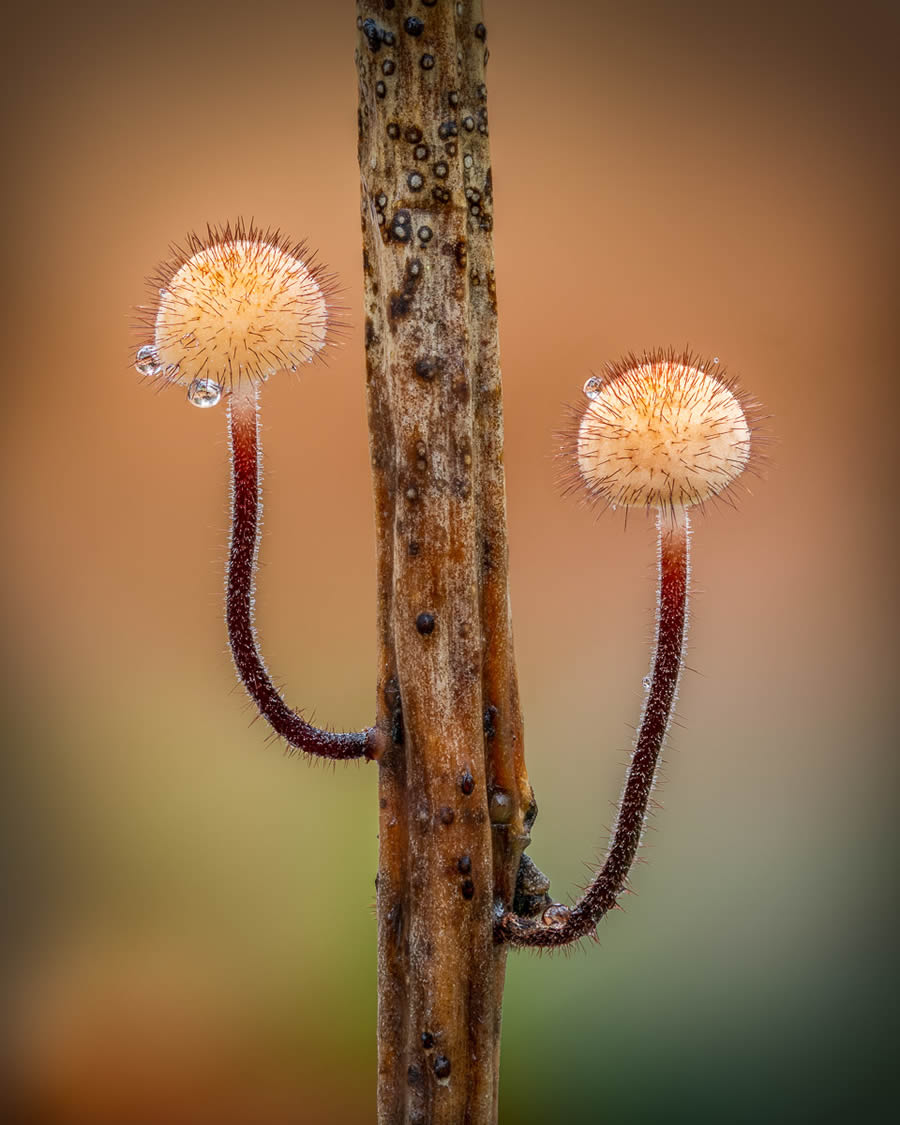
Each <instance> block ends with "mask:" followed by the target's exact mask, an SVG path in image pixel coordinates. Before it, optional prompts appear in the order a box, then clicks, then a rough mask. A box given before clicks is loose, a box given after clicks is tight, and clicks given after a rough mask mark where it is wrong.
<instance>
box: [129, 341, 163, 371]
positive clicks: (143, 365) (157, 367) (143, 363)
mask: <svg viewBox="0 0 900 1125" xmlns="http://www.w3.org/2000/svg"><path fill="white" fill-rule="evenodd" d="M134 359H135V363H134V369H135V371H137V373H138V375H158V374H159V373H160V371H162V365H161V364H160V362H159V359H158V357H157V355H156V349H155V348H154V347H153V345H152V344H144V346H143V347H141V348H138V350H137V354H136V355H135V357H134Z"/></svg>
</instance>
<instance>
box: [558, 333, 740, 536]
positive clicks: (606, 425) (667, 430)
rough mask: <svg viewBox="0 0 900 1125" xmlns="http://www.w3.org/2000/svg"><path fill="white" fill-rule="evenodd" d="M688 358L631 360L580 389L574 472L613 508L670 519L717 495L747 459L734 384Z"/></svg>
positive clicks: (672, 357)
mask: <svg viewBox="0 0 900 1125" xmlns="http://www.w3.org/2000/svg"><path fill="white" fill-rule="evenodd" d="M715 363H717V361H713V362H712V363H710V364H705V363H702V362H701V361H698V360H696V359H695V360H691V358H690V357H687V356H684V357H676V356H674V355H672V354H653V355H648V356H644V357H641V358H635V357H630V358H629V359H628V360H626V361H625V362H624V363H622V364H618V365H616V366H614V367H611V368H610V369H609V377H608V378H606V379H600V378H596V377H594V378H592V379H589V380H588V382H587V383H586V384H585V394H586V395H587V396H588V400H589V401H588V404H587V406H586V407H585V409H584V413H583V415H582V417H581V421H580V423H579V426H578V433H577V438H576V455H577V461H578V469H579V472H580V474H581V477H582V479H583V482H584V484H585V486H586V487H587V490H588V492H589V494H590V495H591V496H593V497H596V498H599V499H602V500H605V501H606V502H607V503H608V504H609V505H610V506H612V507H619V506H622V507H626V508H656V509H659V510H661V511H664V512H668V513H670V514H672V515H675V516H677V514H678V513H679V512H682V511H684V510H685V509H686V508H688V507H690V506H691V505H694V504H702V503H704V501H707V500H710V499H712V498H713V497H714V496H717V495H718V494H720V493H721V492H723V491H724V490H725V489H726V488H728V486H729V485H730V484H731V483H732V482H733V481H734V480H736V478H737V477H738V476H740V474H741V473H742V472H743V471H744V469H745V467H746V466H747V463H748V461H749V460H750V453H751V423H750V421H749V420H748V416H747V413H746V411H745V408H744V405H743V403H742V401H741V396H740V394H739V392H738V391H737V389H736V386H735V384H734V383H733V382H731V381H729V380H726V379H723V378H721V377H720V376H719V375H718V374H717V373H716V372H715V370H713V371H710V370H707V368H708V367H713V368H714V365H715Z"/></svg>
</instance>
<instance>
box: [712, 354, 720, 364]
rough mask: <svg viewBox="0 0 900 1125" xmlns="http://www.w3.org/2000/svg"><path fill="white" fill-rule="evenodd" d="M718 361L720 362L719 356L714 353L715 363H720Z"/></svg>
mask: <svg viewBox="0 0 900 1125" xmlns="http://www.w3.org/2000/svg"><path fill="white" fill-rule="evenodd" d="M718 362H719V357H718V356H717V355H714V356H713V363H718Z"/></svg>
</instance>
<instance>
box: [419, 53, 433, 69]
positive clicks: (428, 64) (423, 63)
mask: <svg viewBox="0 0 900 1125" xmlns="http://www.w3.org/2000/svg"><path fill="white" fill-rule="evenodd" d="M419 66H420V67H421V68H422V69H423V70H431V69H432V68H433V67H434V55H427V54H426V55H423V56H422V57H421V58H420V59H419Z"/></svg>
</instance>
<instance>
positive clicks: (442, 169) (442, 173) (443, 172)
mask: <svg viewBox="0 0 900 1125" xmlns="http://www.w3.org/2000/svg"><path fill="white" fill-rule="evenodd" d="M432 171H433V172H434V174H435V175H436V176H437V178H438V179H439V180H445V179H446V178H447V173H448V172H449V171H450V169H449V167H448V166H447V164H446V163H445V161H443V160H439V161H438V162H437V164H435V166H434V168H433V169H432Z"/></svg>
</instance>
